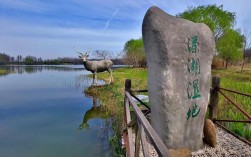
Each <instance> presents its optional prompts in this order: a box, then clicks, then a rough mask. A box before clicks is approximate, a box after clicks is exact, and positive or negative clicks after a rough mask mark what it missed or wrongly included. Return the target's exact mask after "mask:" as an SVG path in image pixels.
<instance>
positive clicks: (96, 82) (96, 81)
mask: <svg viewBox="0 0 251 157" xmlns="http://www.w3.org/2000/svg"><path fill="white" fill-rule="evenodd" d="M94 75H95V84H96V85H97V84H98V80H97V72H94Z"/></svg>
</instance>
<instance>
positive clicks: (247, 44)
mask: <svg viewBox="0 0 251 157" xmlns="http://www.w3.org/2000/svg"><path fill="white" fill-rule="evenodd" d="M250 37H251V32H250V31H249V30H247V29H246V28H244V46H243V47H244V48H243V49H244V50H243V61H242V65H241V73H242V72H243V68H244V64H245V60H246V54H247V50H248V49H250V48H251V41H250V40H251V39H250Z"/></svg>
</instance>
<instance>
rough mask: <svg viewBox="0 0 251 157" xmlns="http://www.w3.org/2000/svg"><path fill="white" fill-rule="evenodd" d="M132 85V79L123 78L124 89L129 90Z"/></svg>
mask: <svg viewBox="0 0 251 157" xmlns="http://www.w3.org/2000/svg"><path fill="white" fill-rule="evenodd" d="M131 87H132V81H131V80H130V79H126V80H125V91H128V92H129V91H130V90H131Z"/></svg>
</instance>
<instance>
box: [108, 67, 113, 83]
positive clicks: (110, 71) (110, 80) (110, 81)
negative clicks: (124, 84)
mask: <svg viewBox="0 0 251 157" xmlns="http://www.w3.org/2000/svg"><path fill="white" fill-rule="evenodd" d="M108 72H109V73H110V79H109V83H112V82H113V77H112V69H111V68H110V69H108Z"/></svg>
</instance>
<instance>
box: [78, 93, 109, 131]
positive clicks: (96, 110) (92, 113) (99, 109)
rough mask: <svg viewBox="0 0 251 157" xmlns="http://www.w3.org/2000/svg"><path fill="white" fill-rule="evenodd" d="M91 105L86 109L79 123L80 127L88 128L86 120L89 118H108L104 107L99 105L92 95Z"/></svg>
mask: <svg viewBox="0 0 251 157" xmlns="http://www.w3.org/2000/svg"><path fill="white" fill-rule="evenodd" d="M92 102H93V107H92V108H91V109H89V110H88V111H86V113H85V115H84V118H83V122H82V124H80V125H79V128H80V129H88V128H89V127H90V126H89V124H88V121H89V120H91V119H98V118H100V119H107V118H109V117H108V115H107V114H106V110H105V107H104V106H103V105H100V103H99V101H98V98H96V97H92Z"/></svg>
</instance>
